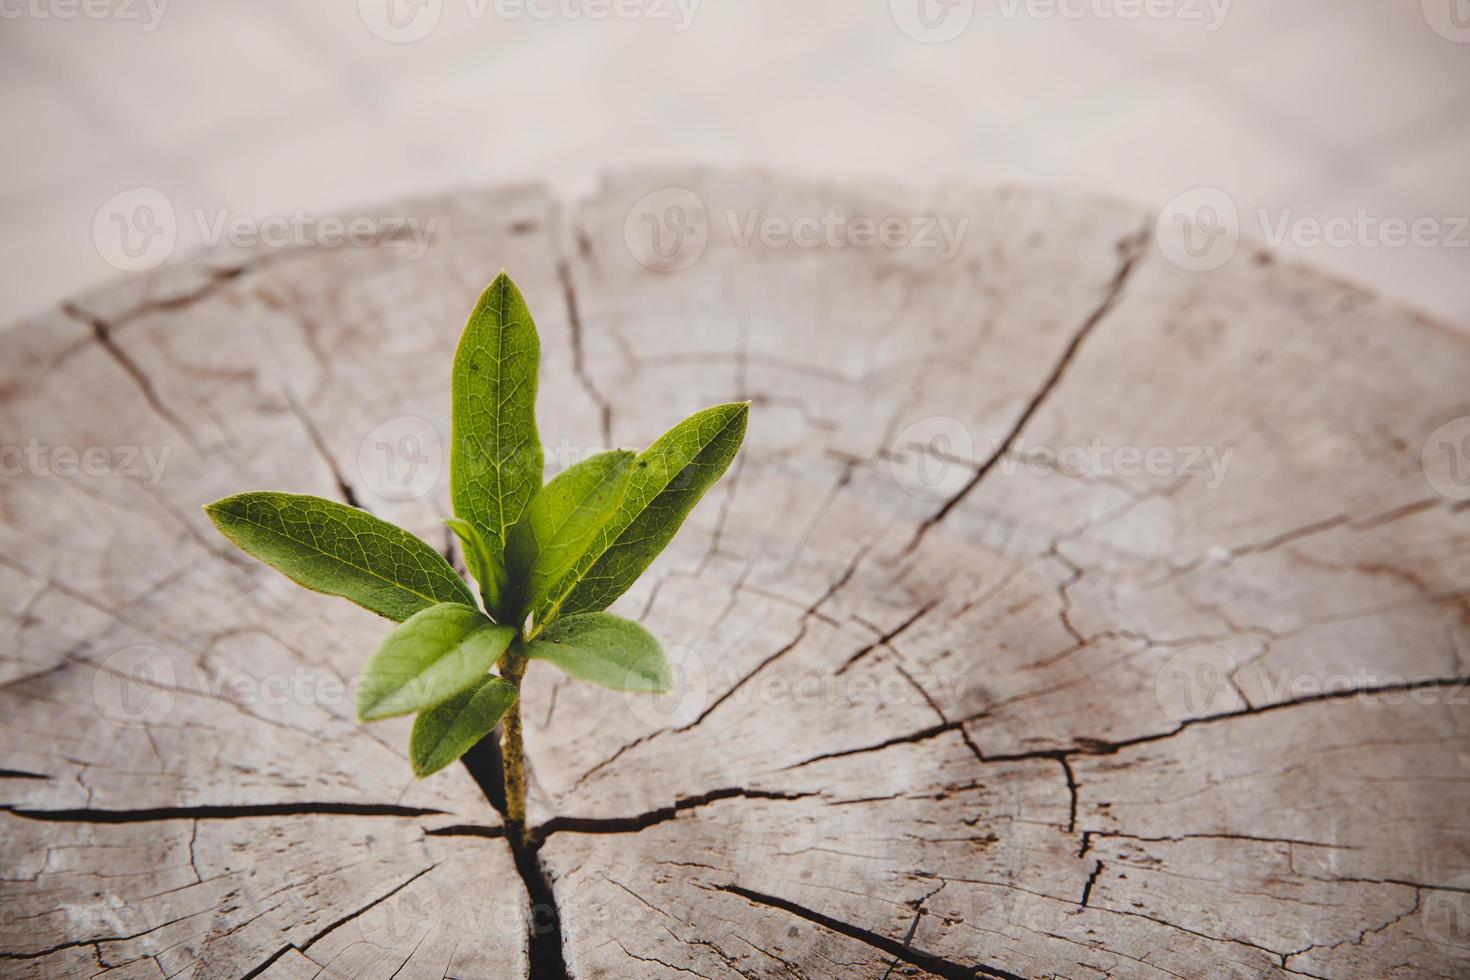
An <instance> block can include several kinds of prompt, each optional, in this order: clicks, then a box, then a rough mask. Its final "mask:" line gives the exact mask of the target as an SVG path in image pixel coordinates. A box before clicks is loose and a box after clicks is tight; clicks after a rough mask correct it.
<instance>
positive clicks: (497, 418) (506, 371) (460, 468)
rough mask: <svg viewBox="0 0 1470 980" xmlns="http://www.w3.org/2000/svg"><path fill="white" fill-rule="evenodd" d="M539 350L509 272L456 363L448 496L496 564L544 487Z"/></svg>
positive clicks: (485, 300)
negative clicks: (538, 397) (538, 407)
mask: <svg viewBox="0 0 1470 980" xmlns="http://www.w3.org/2000/svg"><path fill="white" fill-rule="evenodd" d="M540 362H541V342H540V340H539V339H538V338H537V336H536V325H535V323H534V322H532V320H531V313H530V311H529V310H528V309H526V301H525V299H524V298H523V297H522V296H521V291H520V290H519V289H517V288H516V286H515V283H513V282H511V281H510V277H509V276H507V275H506V274H505V273H504V272H502V273H501V274H500V275H498V276H496V277H495V281H494V282H492V283H491V284H490V285H489V287H488V288H487V289H486V290H485V292H484V294H483V295H481V296H480V302H479V303H478V304H476V306H475V310H474V312H473V313H471V314H470V320H469V323H468V324H466V325H465V328H464V334H463V335H462V336H461V337H460V340H459V349H458V351H456V353H455V355H454V375H453V384H452V387H453V391H452V400H453V409H452V416H453V426H452V430H453V431H452V434H451V440H450V442H451V447H450V456H449V492H450V496H451V498H452V499H453V501H454V512H455V513H456V514H458V515H459V516H460V517H463V518H464V519H465V520H467V521H469V522H470V523H471V524H473V525H474V526H475V527H476V529H478V530H479V532H480V534H481V535H482V536H483V537H484V539H485V544H486V546H487V547H488V548H489V550H490V554H491V555H493V556H494V557H495V558H496V559H497V560H501V559H503V557H504V555H505V541H506V537H507V536H508V535H509V534H510V529H511V528H512V527H514V526H515V523H516V521H517V520H519V519H520V516H521V512H522V511H524V510H525V509H526V505H527V504H528V503H529V502H530V500H531V496H532V495H533V494H534V493H535V492H536V490H537V489H538V488H539V487H540V486H541V465H542V459H541V441H540V439H539V437H538V436H537V434H536V371H537V368H538V366H539V365H540Z"/></svg>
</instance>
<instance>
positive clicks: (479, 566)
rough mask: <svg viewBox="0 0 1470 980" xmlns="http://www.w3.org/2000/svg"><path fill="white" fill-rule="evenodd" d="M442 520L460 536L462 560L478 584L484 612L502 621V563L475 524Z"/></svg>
mask: <svg viewBox="0 0 1470 980" xmlns="http://www.w3.org/2000/svg"><path fill="white" fill-rule="evenodd" d="M444 523H445V524H446V525H448V527H449V529H450V530H451V531H453V532H454V533H455V534H456V535H458V536H459V541H460V544H462V545H463V546H464V561H465V564H466V565H467V566H469V570H470V574H471V575H473V576H474V577H475V581H476V582H478V583H480V598H481V599H483V600H485V611H486V612H488V613H489V614H490V615H491V616H493V617H495V621H496V622H498V623H499V622H505V619H504V613H505V610H504V609H502V608H501V602H502V601H503V599H504V597H505V590H506V584H507V583H506V577H505V566H504V565H502V564H501V563H500V561H499V560H497V559H496V557H495V556H494V555H492V554H490V548H489V546H488V545H486V544H485V539H484V538H482V537H481V536H480V532H479V531H477V530H475V525H473V524H471V523H470V522H469V521H467V520H464V519H463V518H459V517H451V518H449V519H448V520H446V521H445V522H444Z"/></svg>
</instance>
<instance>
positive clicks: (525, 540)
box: [204, 272, 749, 840]
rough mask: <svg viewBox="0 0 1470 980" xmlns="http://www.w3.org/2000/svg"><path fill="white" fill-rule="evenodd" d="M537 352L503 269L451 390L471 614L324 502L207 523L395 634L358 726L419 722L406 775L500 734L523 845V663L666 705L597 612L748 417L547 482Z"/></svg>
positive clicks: (220, 512) (371, 528) (415, 556)
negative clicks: (368, 613)
mask: <svg viewBox="0 0 1470 980" xmlns="http://www.w3.org/2000/svg"><path fill="white" fill-rule="evenodd" d="M540 358H541V346H540V341H539V339H538V338H537V335H536V326H535V324H534V323H533V322H532V320H531V314H530V311H529V310H527V309H526V303H525V300H524V299H523V298H522V296H521V293H520V290H518V289H517V288H516V286H515V283H513V282H511V280H510V277H508V276H507V275H506V274H505V273H504V272H502V273H501V274H500V275H499V276H498V277H497V278H496V279H495V281H494V282H493V283H491V284H490V286H489V288H487V289H486V290H485V292H484V294H483V295H481V297H480V301H479V303H478V304H477V305H476V306H475V309H474V312H473V313H471V314H470V320H469V323H468V324H467V325H466V326H465V329H464V334H463V335H462V336H461V337H460V341H459V349H458V351H457V352H456V353H455V356H454V372H453V377H452V381H451V397H452V401H453V406H452V413H451V414H452V429H453V431H452V436H451V447H450V459H449V490H450V497H451V499H452V502H453V505H454V513H455V516H454V517H452V518H450V519H449V520H447V521H446V522H445V523H446V524H448V526H449V527H450V529H451V530H453V532H454V533H455V534H456V535H457V536H458V538H459V540H460V542H461V544H462V545H463V551H464V557H465V565H466V566H467V568H468V569H469V571H470V572H471V573H472V574H473V576H474V578H475V581H476V582H477V583H478V584H479V601H478V602H477V601H476V597H475V594H474V593H473V592H471V591H470V588H469V586H468V585H467V584H466V583H465V582H464V580H463V579H461V578H460V577H459V575H458V574H457V573H456V572H455V571H454V569H453V568H452V567H451V566H450V564H449V562H448V561H446V560H445V558H444V557H443V556H442V555H440V554H439V552H437V551H435V550H434V549H433V548H432V547H430V546H429V545H428V544H426V543H425V542H423V541H422V540H420V539H419V538H417V537H415V536H414V535H412V534H409V533H408V532H407V531H405V530H403V529H402V528H399V527H396V526H394V525H392V524H389V523H388V522H386V521H383V520H380V519H379V518H376V517H374V516H372V515H371V514H369V513H367V512H366V511H363V510H358V509H357V508H355V507H349V506H346V505H345V504H339V503H334V502H333V501H330V500H323V499H321V498H319V497H310V496H302V495H298V494H289V493H274V492H269V491H263V492H254V493H242V494H237V495H236V496H233V497H226V498H225V499H223V500H219V501H216V502H215V503H212V504H209V505H208V506H206V507H205V508H204V509H205V511H206V512H207V513H208V514H209V517H210V519H211V520H212V521H214V524H215V526H216V527H217V528H219V530H220V532H221V533H223V534H224V535H225V537H227V538H229V539H230V541H231V542H233V543H234V544H235V545H236V547H238V548H240V549H241V550H243V551H245V552H247V553H248V554H250V555H253V556H254V557H256V558H259V559H260V560H261V561H264V562H266V563H267V564H269V565H272V566H274V567H275V568H277V569H278V570H280V571H281V572H283V573H285V574H286V575H287V576H288V577H290V578H291V579H292V580H293V581H295V582H297V583H298V584H300V585H303V586H305V587H306V588H308V589H313V590H315V591H317V592H324V593H327V594H329V595H338V596H342V597H344V598H347V599H350V600H352V601H353V602H355V603H357V604H358V605H360V606H362V607H363V608H365V609H370V610H372V611H373V612H375V613H378V614H379V615H381V616H386V617H388V618H389V619H391V620H394V621H395V622H398V623H400V624H401V625H400V626H398V627H397V628H396V629H394V630H393V632H392V633H390V634H388V638H387V639H386V640H384V641H383V644H382V646H380V647H379V648H378V652H377V653H376V654H375V655H374V656H373V659H372V661H371V662H370V663H369V664H368V667H367V670H366V672H365V673H364V674H363V676H362V677H361V678H360V679H359V685H358V692H357V716H358V718H359V719H360V720H362V721H376V720H378V719H381V718H393V717H397V716H400V715H407V714H413V713H415V712H417V715H418V717H417V718H416V719H415V720H414V725H413V733H412V735H411V736H410V739H409V758H410V760H411V762H412V765H413V771H414V774H415V775H417V776H419V777H423V776H427V775H429V774H430V773H433V772H437V771H438V770H440V769H443V768H444V767H445V766H447V765H449V763H451V762H453V761H454V760H455V759H458V758H459V757H460V756H462V755H464V753H465V752H467V751H468V750H469V749H470V748H471V747H472V746H474V744H475V743H476V742H478V741H479V740H480V739H482V738H484V737H485V736H486V735H488V734H489V733H490V731H491V730H492V729H494V727H495V726H496V724H497V723H499V724H501V749H502V755H503V759H504V770H505V800H506V821H507V823H508V825H509V828H510V832H511V833H512V834H513V835H515V836H516V837H517V839H521V840H524V835H525V832H526V826H525V820H526V769H525V750H524V747H523V744H522V738H521V717H520V705H519V703H518V698H519V695H520V688H521V681H522V678H523V677H524V676H525V673H526V668H527V666H529V664H530V663H531V661H534V660H542V661H545V662H547V663H549V664H551V665H552V666H554V667H557V668H559V669H560V670H562V671H563V672H564V673H566V674H568V675H570V676H572V677H576V678H578V679H581V680H585V681H590V682H592V683H594V684H600V685H602V686H603V687H609V688H613V689H615V690H621V691H636V692H648V693H655V694H662V693H667V692H668V690H669V669H668V663H667V661H666V660H665V659H664V654H663V650H662V649H661V648H660V647H659V645H658V641H657V640H655V639H654V638H653V636H652V635H650V634H649V632H648V631H647V630H645V629H644V628H643V627H642V626H640V625H638V624H637V623H634V622H631V621H629V620H626V619H621V618H619V617H617V616H613V615H611V614H609V613H606V612H603V610H604V609H606V608H607V607H608V606H609V605H610V604H611V603H612V602H613V600H615V599H617V598H618V596H620V595H622V594H623V593H624V592H626V591H627V590H628V588H629V587H630V586H631V585H632V584H633V583H634V582H635V581H636V580H637V579H638V576H639V575H641V574H643V571H644V569H646V568H647V567H648V566H649V564H650V563H651V562H652V561H653V560H654V558H656V557H657V556H658V554H659V552H661V551H663V549H664V546H665V545H667V544H668V543H669V541H670V540H671V539H672V538H673V536H674V532H675V531H677V530H678V529H679V525H680V524H682V523H683V521H684V518H685V517H687V516H688V514H689V512H690V510H691V509H693V507H694V505H695V504H696V503H698V502H699V499H700V497H702V496H703V495H704V493H705V491H706V490H708V489H709V488H710V487H711V486H712V485H713V484H714V483H715V481H717V480H718V479H719V478H720V477H721V475H723V474H724V472H725V470H726V469H727V468H728V467H729V465H730V461H731V460H733V459H734V458H735V453H736V452H737V451H738V450H739V448H740V443H741V441H742V440H743V439H744V438H745V424H746V418H747V416H748V414H749V403H748V402H743V403H734V404H728V405H718V406H716V407H714V408H707V409H705V410H704V411H702V412H697V413H696V414H694V415H692V416H690V417H689V418H687V419H685V420H684V421H683V422H680V423H679V424H678V425H676V426H674V427H673V428H672V429H670V430H669V431H668V432H666V433H664V435H663V436H661V437H660V438H659V439H658V441H657V442H655V443H654V444H653V445H652V446H650V447H649V448H648V449H646V450H644V451H643V452H642V453H638V454H634V453H632V452H628V451H615V452H607V453H602V454H601V455H598V456H594V457H592V458H590V459H587V460H584V461H583V462H580V463H577V464H576V465H574V466H570V467H568V468H567V469H566V470H564V471H563V472H561V473H560V474H558V475H557V476H556V477H555V478H553V479H552V480H551V481H550V482H549V483H547V484H546V485H545V486H542V485H541V477H542V454H541V442H540V439H539V437H538V435H537V432H536V374H537V370H538V368H539V366H540Z"/></svg>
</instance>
